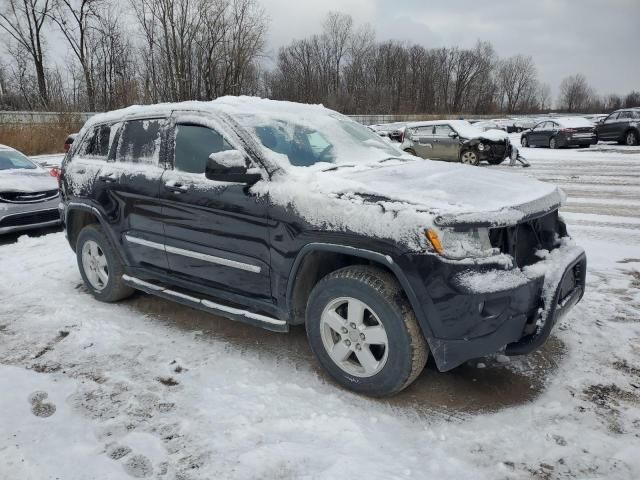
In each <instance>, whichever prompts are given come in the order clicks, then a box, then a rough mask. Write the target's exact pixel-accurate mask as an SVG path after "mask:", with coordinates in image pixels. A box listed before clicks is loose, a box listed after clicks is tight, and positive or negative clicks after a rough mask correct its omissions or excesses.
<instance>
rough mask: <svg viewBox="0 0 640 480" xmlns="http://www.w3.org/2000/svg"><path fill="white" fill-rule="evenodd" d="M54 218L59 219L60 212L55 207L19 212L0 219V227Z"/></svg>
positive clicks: (50, 220)
mask: <svg viewBox="0 0 640 480" xmlns="http://www.w3.org/2000/svg"><path fill="white" fill-rule="evenodd" d="M54 220H60V212H58V209H55V208H54V209H51V210H41V211H39V212H29V213H19V214H16V215H10V216H8V217H5V218H3V219H2V220H0V228H2V227H21V226H24V225H34V224H36V223H45V222H53V221H54Z"/></svg>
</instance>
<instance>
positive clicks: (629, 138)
mask: <svg viewBox="0 0 640 480" xmlns="http://www.w3.org/2000/svg"><path fill="white" fill-rule="evenodd" d="M624 144H625V145H627V146H628V147H632V146H634V145H638V133H637V132H636V131H635V130H629V131H628V132H627V133H625V134H624Z"/></svg>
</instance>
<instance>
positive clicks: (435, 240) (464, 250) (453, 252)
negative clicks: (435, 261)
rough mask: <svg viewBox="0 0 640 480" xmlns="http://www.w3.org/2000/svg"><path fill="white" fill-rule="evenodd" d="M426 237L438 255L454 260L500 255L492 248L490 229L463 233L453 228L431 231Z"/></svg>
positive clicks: (477, 229)
mask: <svg viewBox="0 0 640 480" xmlns="http://www.w3.org/2000/svg"><path fill="white" fill-rule="evenodd" d="M425 235H426V236H427V239H428V240H429V242H430V243H431V245H432V246H433V249H434V250H435V251H436V252H437V253H439V254H440V255H442V256H443V257H447V258H451V259H454V260H460V259H463V258H482V257H490V256H491V255H497V254H498V253H500V251H499V250H498V249H497V248H493V247H492V246H491V240H490V239H489V229H488V228H475V229H472V230H463V231H462V230H454V229H453V228H443V229H441V230H435V229H429V230H427V231H426V232H425Z"/></svg>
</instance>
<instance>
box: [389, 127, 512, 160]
mask: <svg viewBox="0 0 640 480" xmlns="http://www.w3.org/2000/svg"><path fill="white" fill-rule="evenodd" d="M476 125H477V124H476ZM476 125H471V124H470V123H469V122H467V121H466V120H434V121H429V122H413V123H408V124H407V128H406V134H405V138H404V141H403V143H402V149H403V150H404V151H405V152H407V153H410V154H411V155H417V156H418V157H422V158H428V159H430V160H445V161H448V162H462V163H464V164H467V165H478V164H479V163H480V162H482V161H487V162H489V163H490V164H491V165H498V164H500V163H502V162H503V161H504V159H505V158H508V157H509V156H510V155H511V149H512V145H511V142H509V137H508V136H507V133H506V132H504V131H502V130H486V131H483V130H482V129H481V128H478V127H476Z"/></svg>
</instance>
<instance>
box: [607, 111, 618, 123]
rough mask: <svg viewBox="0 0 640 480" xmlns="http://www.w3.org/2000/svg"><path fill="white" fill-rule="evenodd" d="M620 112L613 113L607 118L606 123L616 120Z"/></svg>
mask: <svg viewBox="0 0 640 480" xmlns="http://www.w3.org/2000/svg"><path fill="white" fill-rule="evenodd" d="M619 115H620V114H619V113H618V112H615V113H612V114H611V115H609V116H608V117H607V118H606V119H605V123H610V122H615V121H616V120H617V119H618V116H619Z"/></svg>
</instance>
